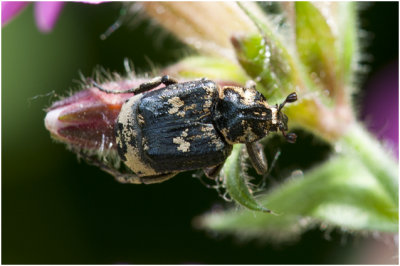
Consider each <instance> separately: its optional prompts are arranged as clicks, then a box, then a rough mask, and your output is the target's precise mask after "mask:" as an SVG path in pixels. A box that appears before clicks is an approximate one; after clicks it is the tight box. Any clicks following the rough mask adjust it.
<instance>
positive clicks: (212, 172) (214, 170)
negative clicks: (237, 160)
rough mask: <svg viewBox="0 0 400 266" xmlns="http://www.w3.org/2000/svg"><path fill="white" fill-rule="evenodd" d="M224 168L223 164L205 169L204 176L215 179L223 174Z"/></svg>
mask: <svg viewBox="0 0 400 266" xmlns="http://www.w3.org/2000/svg"><path fill="white" fill-rule="evenodd" d="M223 166H224V164H223V163H221V164H218V165H216V166H211V167H207V168H204V169H203V171H204V174H205V175H206V177H208V178H210V179H215V177H216V176H217V175H218V174H219V172H221V169H222V167H223Z"/></svg>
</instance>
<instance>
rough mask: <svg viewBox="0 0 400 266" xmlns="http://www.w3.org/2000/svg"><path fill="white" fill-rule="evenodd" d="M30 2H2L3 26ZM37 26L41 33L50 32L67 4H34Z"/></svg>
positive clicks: (92, 2)
mask: <svg viewBox="0 0 400 266" xmlns="http://www.w3.org/2000/svg"><path fill="white" fill-rule="evenodd" d="M84 2H85V3H91V4H98V3H100V2H102V1H84ZM28 4H29V2H8V1H5V2H2V3H1V25H2V26H4V25H5V24H7V23H8V22H9V21H10V20H11V19H12V18H14V17H15V16H17V15H18V14H19V13H20V12H21V11H22V10H23V9H24V8H25V7H26V6H27V5H28ZM33 4H34V10H35V11H34V12H35V21H36V26H37V27H38V28H39V30H40V31H41V32H50V31H51V30H52V29H53V27H54V25H55V23H56V21H57V18H58V16H59V15H60V12H61V9H62V8H63V6H64V4H65V2H33Z"/></svg>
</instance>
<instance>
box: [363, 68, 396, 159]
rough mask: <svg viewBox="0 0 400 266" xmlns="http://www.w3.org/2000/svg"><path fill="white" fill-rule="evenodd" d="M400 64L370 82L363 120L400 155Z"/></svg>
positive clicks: (386, 69) (375, 76)
mask: <svg viewBox="0 0 400 266" xmlns="http://www.w3.org/2000/svg"><path fill="white" fill-rule="evenodd" d="M398 72H399V68H398V62H393V63H392V64H390V65H387V66H385V67H384V68H382V69H381V70H380V71H379V72H378V73H377V74H375V75H374V76H373V77H372V78H371V79H370V80H369V82H368V85H367V93H366V96H365V100H364V104H363V105H364V106H363V112H362V114H363V118H364V120H365V121H366V123H367V125H368V128H369V129H370V130H371V131H372V132H373V133H374V134H375V135H376V136H377V137H378V138H379V139H381V140H385V142H386V144H387V145H389V146H390V147H391V148H392V149H393V152H394V153H395V155H396V156H397V157H398V155H399V153H398V152H399V102H398V99H399V94H398V93H399V91H398V88H399V75H398Z"/></svg>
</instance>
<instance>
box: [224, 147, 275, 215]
mask: <svg viewBox="0 0 400 266" xmlns="http://www.w3.org/2000/svg"><path fill="white" fill-rule="evenodd" d="M243 149H244V145H243V144H237V145H234V146H233V149H232V153H231V155H230V156H229V157H228V159H227V160H226V161H225V164H224V167H223V169H222V171H221V174H222V177H223V180H224V185H225V187H226V190H227V192H228V193H229V196H230V197H231V198H232V199H233V200H235V201H236V202H237V203H239V204H240V205H242V206H244V207H246V208H248V209H250V210H254V211H262V212H271V211H270V210H268V209H267V208H265V207H263V206H261V205H260V204H259V203H258V202H257V201H256V200H255V199H254V197H253V195H252V193H251V192H250V188H249V183H248V180H247V178H246V174H245V169H244V166H243V161H242V157H243V152H244V150H243Z"/></svg>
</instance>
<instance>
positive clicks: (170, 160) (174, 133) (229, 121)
mask: <svg viewBox="0 0 400 266" xmlns="http://www.w3.org/2000/svg"><path fill="white" fill-rule="evenodd" d="M161 84H163V85H165V87H163V88H159V89H156V90H152V89H154V88H156V87H158V86H160V85H161ZM93 85H94V86H95V87H97V88H98V89H99V90H101V91H103V92H105V93H112V94H121V93H134V94H135V95H134V96H132V97H131V98H129V99H128V100H127V101H126V102H125V103H124V104H123V106H122V108H121V111H120V113H119V115H118V119H117V122H116V125H115V138H116V143H117V148H118V155H119V157H120V158H121V160H122V161H123V162H124V164H125V165H126V166H127V167H128V168H129V169H130V170H132V172H133V173H121V172H119V171H118V170H116V169H112V168H110V167H107V166H105V165H100V167H101V168H103V170H105V171H106V172H109V173H111V174H112V175H114V176H115V178H116V179H117V180H118V181H120V182H123V183H134V184H139V183H144V184H151V183H159V182H163V181H165V180H168V179H170V178H172V177H173V176H175V175H176V174H178V173H180V172H183V171H187V170H194V169H203V170H204V173H205V175H206V176H207V177H209V178H215V177H216V176H217V175H218V173H219V171H220V170H221V169H222V166H223V164H224V162H225V160H226V158H227V157H228V156H229V155H230V153H231V151H232V147H233V145H234V144H236V143H245V144H246V148H247V152H248V154H249V158H250V161H251V163H252V165H253V167H254V168H255V170H256V171H257V173H258V174H264V173H266V171H267V169H268V164H267V160H266V157H265V155H264V152H263V149H262V145H261V144H259V143H258V140H260V139H262V138H263V137H265V136H266V135H267V134H268V133H269V132H276V131H280V132H281V133H282V134H283V135H284V136H285V137H286V139H287V140H288V141H289V142H295V140H296V135H295V134H294V133H286V131H287V130H288V127H287V122H288V118H287V116H286V115H285V114H283V113H282V111H281V110H282V108H283V107H284V106H285V104H286V103H291V102H294V101H296V100H297V94H296V93H295V92H293V93H291V94H289V95H288V96H287V97H286V99H285V100H284V102H283V103H281V104H280V105H277V104H276V105H274V106H270V105H269V104H268V103H267V101H266V99H265V97H264V96H263V95H262V94H261V93H259V92H258V91H257V90H256V87H255V83H254V82H252V83H251V84H250V83H249V84H248V85H246V86H245V87H236V86H223V87H220V86H219V85H217V84H216V83H215V82H214V81H212V80H209V79H207V78H202V79H199V80H193V81H188V82H182V83H179V82H178V81H177V80H176V79H175V78H172V77H170V76H168V75H165V76H161V77H156V78H154V79H152V80H150V81H148V82H146V83H142V84H141V85H139V86H138V87H135V88H131V89H129V90H124V91H115V90H107V89H104V88H102V87H101V86H100V85H99V84H97V83H96V82H94V81H93Z"/></svg>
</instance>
